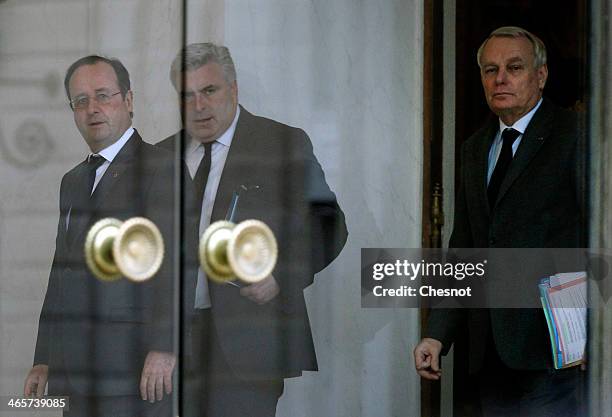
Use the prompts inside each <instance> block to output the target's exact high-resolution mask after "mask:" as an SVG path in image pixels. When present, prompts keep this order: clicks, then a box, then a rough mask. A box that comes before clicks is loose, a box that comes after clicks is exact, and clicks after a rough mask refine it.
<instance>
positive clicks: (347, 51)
mask: <svg viewBox="0 0 612 417" xmlns="http://www.w3.org/2000/svg"><path fill="white" fill-rule="evenodd" d="M179 3H180V2H177V1H174V0H98V1H95V0H89V1H76V0H54V1H43V0H38V1H36V0H20V1H16V0H13V1H11V0H9V1H7V2H4V3H1V2H0V57H2V59H1V60H0V82H2V84H0V86H1V88H2V91H3V94H2V95H1V96H0V107H1V110H2V112H1V113H0V114H1V115H2V116H0V143H2V144H3V146H2V147H0V152H1V153H2V154H1V160H2V163H1V164H0V195H1V196H2V198H1V199H0V274H1V279H0V332H1V333H0V334H1V337H0V395H8V394H14V393H17V392H19V391H20V390H21V386H22V378H23V374H24V373H25V372H26V371H27V369H28V367H29V365H30V363H31V358H32V354H33V346H34V341H35V336H36V325H37V318H38V313H39V311H40V306H41V303H42V298H43V296H44V291H45V286H46V280H47V274H48V269H49V264H50V259H51V256H52V251H53V243H54V242H53V239H54V234H55V227H56V221H57V203H58V201H57V200H58V196H57V191H58V187H59V180H60V178H61V175H62V174H63V173H64V172H65V171H66V170H67V169H69V168H70V167H71V166H73V165H74V164H75V163H77V162H78V161H79V160H80V159H81V158H82V157H83V155H84V152H85V148H84V146H83V145H82V144H81V139H80V137H79V135H78V132H77V130H76V128H75V127H74V123H73V121H72V117H71V114H70V111H69V110H68V108H67V107H66V104H65V97H64V94H63V91H62V88H63V87H61V86H60V84H61V81H56V82H54V83H50V85H55V87H54V89H55V90H57V91H55V90H54V89H49V88H47V89H45V88H42V87H41V86H38V85H36V84H34V83H33V82H32V80H36V79H40V78H42V77H47V76H49V75H48V74H53V75H52V76H54V77H56V78H58V79H60V80H61V78H62V77H63V71H65V68H66V67H67V66H68V65H69V64H70V63H71V62H72V61H74V60H75V59H76V58H78V57H80V56H83V55H85V54H89V53H98V52H100V53H104V54H107V55H111V56H117V57H119V58H120V59H122V61H123V62H124V63H125V64H126V66H127V68H128V69H129V70H130V72H131V74H132V81H133V88H134V91H135V113H136V117H135V120H134V124H135V126H136V127H137V128H138V129H139V130H140V132H141V133H142V134H143V137H145V138H149V140H151V141H155V140H157V139H160V138H162V137H164V136H165V135H167V134H170V133H172V132H173V131H175V130H176V128H177V127H178V112H177V108H176V101H175V97H174V94H173V92H172V88H171V85H170V83H169V81H168V76H167V74H168V66H169V62H170V61H171V59H172V58H173V56H174V54H175V53H176V51H177V50H178V46H179V44H180V40H181V30H180V29H181V25H180V22H181V13H180V12H181V10H180V7H179V6H180V4H179ZM186 20H187V35H188V41H189V42H196V41H208V40H214V41H216V42H221V43H225V44H226V45H227V46H228V47H229V48H230V50H231V51H232V54H233V56H234V60H235V62H236V66H237V70H238V84H239V96H240V102H241V103H242V104H243V105H244V106H245V107H247V108H248V109H249V110H250V111H251V112H254V113H256V114H260V115H263V116H267V117H271V118H274V119H277V120H279V121H282V122H284V123H287V124H291V125H294V126H299V127H301V128H303V129H305V130H306V131H307V132H308V134H309V135H310V137H311V139H312V142H313V145H314V149H315V152H316V154H317V156H318V157H319V160H320V162H321V164H322V166H323V168H324V170H325V172H326V174H327V180H328V182H329V184H330V185H331V186H332V188H333V189H334V190H335V191H336V194H337V196H338V199H339V202H340V204H341V205H342V207H343V209H344V211H345V213H346V217H347V223H348V228H349V233H350V236H349V241H348V244H347V246H346V247H345V249H344V251H343V253H342V254H341V255H340V257H339V258H338V259H337V260H336V262H334V263H333V264H332V265H331V266H330V267H329V268H327V269H326V270H325V271H323V272H322V273H320V274H319V275H318V276H317V278H316V282H315V284H314V285H313V286H312V287H310V288H308V289H307V291H306V295H307V300H308V308H309V313H310V316H311V321H312V325H313V332H314V337H315V343H316V349H317V354H318V358H319V365H320V368H321V370H320V371H319V372H317V373H306V374H305V375H304V376H303V377H301V378H295V379H292V380H289V381H287V384H286V389H285V394H284V395H283V397H282V398H281V401H280V403H279V407H278V414H277V415H278V416H287V417H289V416H290V417H300V416H304V417H309V416H315V415H316V416H334V417H336V416H347V417H349V416H350V417H354V416H376V417H379V416H380V417H385V416H408V417H412V416H418V415H419V405H418V398H419V392H418V387H419V385H418V380H417V378H416V376H415V373H414V372H413V370H412V367H411V363H412V359H411V349H412V346H413V344H414V343H415V342H416V340H417V338H418V324H417V323H418V320H417V319H418V314H417V312H416V311H414V310H396V311H392V310H362V309H361V308H360V287H359V283H360V278H359V276H360V267H359V265H360V248H362V247H417V246H419V244H420V234H421V232H420V231H421V195H422V192H421V184H422V178H421V176H422V145H421V144H422V89H421V84H422V53H423V52H422V51H423V50H422V42H423V39H422V24H423V23H422V5H421V2H420V1H418V0H371V1H359V2H357V1H353V0H258V1H254V0H189V1H188V8H187V19H186ZM49 77H50V78H51V76H49ZM7 80H12V81H11V82H7ZM19 80H25V81H23V82H22V81H19ZM51 90H53V91H51ZM5 91H6V93H5ZM28 120H34V121H37V122H38V123H42V124H43V125H44V128H45V131H46V132H47V134H46V135H41V134H39V133H37V132H38V131H35V134H30V136H32V137H34V138H36V140H40V141H41V143H42V144H41V145H40V147H34V145H32V146H33V149H35V150H36V151H34V152H27V151H26V152H23V150H19V149H18V150H17V151H15V153H16V155H18V156H19V155H21V156H20V157H21V158H26V159H27V158H28V157H27V156H23V155H31V154H33V153H35V152H39V153H41V154H42V155H43V156H44V157H42V158H39V160H36V159H35V160H33V161H31V163H30V165H27V164H26V165H23V164H22V165H20V166H18V165H17V164H15V162H14V161H12V160H13V159H15V157H10V155H9V153H10V152H8V151H11V152H12V151H14V149H11V147H12V148H16V147H17V145H18V143H20V142H16V140H15V137H16V136H15V135H16V133H17V132H18V131H19V129H20V125H21V124H23V123H26V122H27V121H28ZM29 129H31V128H29ZM26 136H27V135H26ZM38 138H42V139H38ZM36 140H32V141H31V142H36ZM47 141H49V143H50V144H51V145H48V146H49V148H47V147H46V146H47V145H46V143H47ZM27 143H30V142H27ZM5 145H6V146H5ZM41 150H45V152H42V151H41ZM26 162H28V161H26ZM0 416H4V414H2V412H0Z"/></svg>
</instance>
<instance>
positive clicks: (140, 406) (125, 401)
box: [49, 369, 172, 417]
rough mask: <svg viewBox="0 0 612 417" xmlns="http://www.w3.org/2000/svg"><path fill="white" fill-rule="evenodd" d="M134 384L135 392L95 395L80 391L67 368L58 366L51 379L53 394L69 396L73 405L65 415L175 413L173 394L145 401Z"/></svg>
mask: <svg viewBox="0 0 612 417" xmlns="http://www.w3.org/2000/svg"><path fill="white" fill-rule="evenodd" d="M137 393H138V387H134V395H108V396H92V395H83V394H80V393H78V392H77V391H76V390H75V389H74V388H73V387H72V386H71V384H70V382H69V380H68V378H66V375H65V374H64V372H63V371H62V370H61V369H60V370H56V371H55V372H54V375H53V376H52V377H51V378H50V379H49V395H52V396H67V397H68V400H69V407H68V409H67V410H64V413H63V416H64V417H172V398H171V397H170V396H167V395H164V398H163V400H162V401H157V402H155V403H149V402H147V401H143V400H142V398H140V395H138V394H137Z"/></svg>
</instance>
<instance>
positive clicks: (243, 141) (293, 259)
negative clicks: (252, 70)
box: [159, 43, 347, 417]
mask: <svg viewBox="0 0 612 417" xmlns="http://www.w3.org/2000/svg"><path fill="white" fill-rule="evenodd" d="M183 65H184V67H183ZM170 76H171V80H172V83H173V84H174V87H175V88H176V90H177V92H178V93H179V95H180V97H181V106H182V110H183V111H182V116H183V123H184V130H182V131H180V132H178V133H177V134H175V135H172V136H170V137H169V138H167V139H165V140H164V141H162V142H161V143H160V144H159V146H163V147H167V148H169V149H174V148H175V147H176V146H177V141H178V140H181V138H182V140H183V141H184V158H185V161H186V163H187V165H188V167H189V170H190V172H191V176H192V177H194V184H195V187H196V190H195V193H196V196H197V197H196V198H197V200H198V201H201V202H202V206H201V211H199V213H198V218H199V220H200V227H199V232H200V234H201V233H203V232H204V230H205V229H206V227H207V226H208V225H209V224H210V223H211V222H214V221H217V220H223V219H224V218H225V217H226V212H227V211H228V208H229V207H230V202H231V200H232V196H233V195H235V194H237V195H238V205H237V212H236V215H235V221H236V222H239V221H241V220H245V219H258V220H262V221H263V222H265V223H266V224H267V225H268V226H269V227H270V228H271V229H272V231H273V232H274V234H275V236H276V238H277V240H278V246H279V259H278V263H277V265H276V268H275V269H274V271H273V272H272V274H271V275H270V276H268V277H267V278H265V279H264V280H263V281H261V282H258V283H255V284H251V285H242V286H241V288H237V287H236V286H235V285H228V284H224V285H219V284H215V283H212V282H211V281H208V282H207V280H206V277H205V275H204V273H203V272H202V271H200V273H199V277H198V284H197V289H196V297H195V307H196V309H197V311H198V314H197V316H196V319H195V321H194V326H193V329H194V330H193V332H194V341H195V343H194V356H195V357H196V358H200V359H201V360H200V361H199V363H196V362H198V361H194V364H193V365H192V374H195V376H197V377H198V378H196V380H199V379H200V378H199V377H201V378H202V379H204V380H205V381H206V384H205V386H200V387H196V388H194V390H195V393H194V394H193V399H192V401H191V402H192V403H196V402H197V400H198V399H199V398H200V397H202V398H203V400H204V401H203V402H202V403H201V404H198V405H196V407H195V408H196V411H195V413H196V414H197V415H207V416H209V417H211V416H221V415H223V416H244V415H249V416H273V415H274V414H275V411H276V404H277V401H278V398H279V397H280V395H281V394H282V391H283V378H287V377H292V376H299V375H300V373H301V371H302V370H316V369H317V362H316V356H315V352H314V346H313V341H312V335H311V330H310V325H309V321H308V314H307V312H306V305H305V301H304V295H303V290H304V288H305V287H306V286H308V285H310V284H311V283H312V281H313V275H314V274H315V273H316V272H318V271H320V270H322V269H323V268H325V267H326V266H327V265H328V264H329V263H330V262H331V261H332V260H333V259H334V258H336V256H338V254H339V252H340V250H341V249H342V247H343V245H344V243H345V241H346V237H347V231H346V227H345V223H344V215H343V213H342V210H340V207H339V206H338V204H337V202H336V197H335V195H334V193H333V192H332V191H331V190H330V189H329V187H328V185H327V183H326V181H325V176H324V174H323V171H322V169H321V166H320V165H319V163H318V162H317V159H316V158H315V156H314V154H313V149H312V145H311V143H310V140H309V138H308V136H307V135H306V133H304V131H302V130H301V129H297V128H293V127H289V126H287V125H284V124H281V123H278V122H275V121H273V120H269V119H265V118H262V117H258V116H254V115H252V114H251V113H249V112H248V111H247V110H246V109H245V108H244V107H242V106H239V105H238V85H237V82H236V71H235V68H234V64H233V61H232V58H231V56H230V53H229V51H228V49H227V48H225V47H222V46H217V45H214V44H210V43H200V44H192V45H189V46H187V47H186V48H185V49H184V50H183V51H182V52H181V53H179V54H178V56H177V57H176V59H175V60H174V62H173V64H172V68H171V73H170ZM203 167H206V168H203ZM203 169H204V170H205V171H206V172H207V174H206V175H205V176H204V178H205V179H204V180H203V179H202V170H203ZM196 385H197V384H196ZM188 389H189V388H188ZM202 393H203V395H202ZM188 402H189V399H188ZM192 405H193V404H192Z"/></svg>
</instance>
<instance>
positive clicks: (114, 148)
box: [66, 126, 134, 230]
mask: <svg viewBox="0 0 612 417" xmlns="http://www.w3.org/2000/svg"><path fill="white" fill-rule="evenodd" d="M132 134H134V128H133V127H132V126H130V127H129V128H128V130H126V131H125V132H124V133H123V135H121V137H120V138H119V140H118V141H117V142H115V143H113V144H112V145H111V146H108V147H106V148H104V149H102V150H101V151H100V152H98V153H96V154H94V153H90V154H88V155H87V159H89V158H90V157H91V156H92V155H99V156H101V157H103V158H104V159H105V161H104V162H103V163H102V164H101V165H100V166H99V167H98V169H96V178H95V180H94V183H93V187H92V188H91V192H90V195H91V194H93V192H94V191H95V190H96V187H97V186H98V183H99V182H100V180H101V179H102V177H103V176H104V173H105V172H106V170H107V169H108V167H109V166H110V164H111V162H113V160H114V159H115V157H116V156H117V154H118V153H119V151H121V149H123V147H124V146H125V144H126V143H127V141H128V140H130V138H131V137H132ZM71 212H72V207H70V209H69V210H68V214H67V215H66V230H68V226H69V225H70V213H71Z"/></svg>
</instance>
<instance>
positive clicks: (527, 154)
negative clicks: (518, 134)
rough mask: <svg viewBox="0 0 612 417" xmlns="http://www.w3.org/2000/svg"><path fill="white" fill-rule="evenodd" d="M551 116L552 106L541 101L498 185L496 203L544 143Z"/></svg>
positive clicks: (549, 127)
mask: <svg viewBox="0 0 612 417" xmlns="http://www.w3.org/2000/svg"><path fill="white" fill-rule="evenodd" d="M552 116H553V112H552V108H551V107H550V106H549V105H548V102H547V101H544V102H542V104H541V106H540V108H539V109H538V111H537V112H536V113H535V114H534V115H533V119H531V122H530V123H529V125H528V126H527V130H525V134H524V135H523V139H522V140H521V144H520V145H519V147H518V149H517V150H516V154H515V155H514V159H513V160H512V163H511V164H510V167H509V169H508V173H507V174H506V177H505V178H504V181H503V182H502V184H501V186H500V189H499V194H498V195H497V201H496V203H497V202H499V200H500V199H501V198H502V197H503V196H504V195H505V194H506V192H507V191H508V189H509V188H510V187H511V186H512V184H513V183H514V181H516V179H517V178H518V177H519V176H520V175H521V173H522V172H523V171H524V170H525V168H527V165H529V162H530V161H531V160H532V159H533V157H534V156H535V155H536V154H537V153H538V151H539V150H540V148H541V147H542V145H543V144H544V142H545V139H546V138H547V137H548V136H549V135H550V131H551V128H552Z"/></svg>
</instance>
